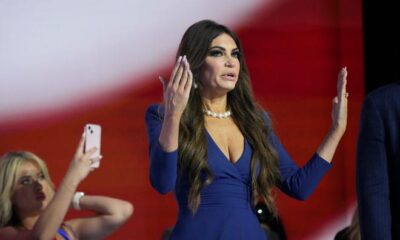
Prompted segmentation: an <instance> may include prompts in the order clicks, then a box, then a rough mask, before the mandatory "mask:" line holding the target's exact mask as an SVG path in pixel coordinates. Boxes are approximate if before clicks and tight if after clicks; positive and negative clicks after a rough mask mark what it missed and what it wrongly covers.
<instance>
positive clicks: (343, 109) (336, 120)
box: [332, 67, 349, 134]
mask: <svg viewBox="0 0 400 240" xmlns="http://www.w3.org/2000/svg"><path fill="white" fill-rule="evenodd" d="M346 84H347V69H346V67H344V68H342V69H341V70H340V72H339V76H338V80H337V96H336V97H335V98H334V99H333V109H332V130H333V131H337V132H338V133H340V134H344V132H345V131H346V126H347V97H348V96H349V93H348V92H347V90H346Z"/></svg>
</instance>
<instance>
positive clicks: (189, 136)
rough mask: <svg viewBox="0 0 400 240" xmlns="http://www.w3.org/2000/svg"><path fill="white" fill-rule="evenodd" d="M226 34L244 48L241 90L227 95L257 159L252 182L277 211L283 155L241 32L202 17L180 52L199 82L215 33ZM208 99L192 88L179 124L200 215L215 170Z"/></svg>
mask: <svg viewBox="0 0 400 240" xmlns="http://www.w3.org/2000/svg"><path fill="white" fill-rule="evenodd" d="M223 33H226V34H228V35H230V36H231V37H232V38H233V39H234V41H235V42H236V45H237V47H238V49H239V52H240V55H239V61H240V72H239V77H238V82H237V84H236V87H235V89H233V90H232V91H230V92H229V93H228V96H227V102H228V107H229V108H230V109H231V111H232V118H233V120H234V122H235V123H236V124H237V126H238V127H239V129H240V131H241V132H242V134H243V135H244V137H245V138H246V139H247V141H248V142H249V144H250V145H251V147H252V149H253V155H252V158H251V179H252V180H251V187H252V197H253V200H254V201H255V200H256V199H258V197H261V198H263V199H264V201H265V202H266V204H267V206H268V208H269V209H270V210H271V212H272V213H274V214H276V208H275V204H274V198H273V195H272V194H271V190H272V188H273V187H274V185H275V184H276V183H277V182H278V180H279V170H278V158H277V154H276V151H275V150H274V148H273V147H272V146H271V144H270V143H269V140H268V139H269V136H270V132H271V123H270V121H269V119H268V117H267V115H266V113H265V112H264V111H263V110H262V108H261V107H259V106H258V105H257V104H256V102H255V100H254V98H253V94H252V90H251V84H250V77H249V74H248V69H247V65H246V62H245V58H244V55H243V49H242V45H241V43H240V40H239V38H238V37H237V35H236V34H235V33H234V32H232V31H231V30H230V29H228V28H227V27H226V26H224V25H221V24H218V23H216V22H214V21H211V20H203V21H199V22H197V23H195V24H193V25H192V26H190V27H189V28H188V29H187V30H186V32H185V33H184V35H183V37H182V40H181V43H180V45H179V49H178V52H177V57H178V56H183V55H186V56H187V59H188V61H189V63H190V66H191V70H192V72H193V79H194V82H197V83H198V81H199V76H200V69H201V66H202V64H203V63H204V60H205V58H206V56H207V54H208V51H209V47H210V46H211V42H212V41H213V39H214V38H216V37H218V36H219V35H221V34H223ZM205 133H206V131H205V124H204V114H203V102H202V97H201V95H200V91H199V88H197V89H195V88H192V90H191V93H190V97H189V101H188V105H187V107H186V109H185V111H184V113H183V115H182V118H181V122H180V129H179V169H180V176H181V178H183V179H185V180H186V181H188V182H189V184H190V189H189V193H188V207H189V209H190V210H191V211H192V213H193V214H194V213H195V212H196V211H197V208H198V206H199V204H200V191H201V189H202V188H203V187H204V186H206V185H207V184H209V183H210V182H211V181H212V178H213V173H212V171H211V169H210V168H209V166H208V164H207V159H206V156H207V155H206V154H207V140H206V138H205Z"/></svg>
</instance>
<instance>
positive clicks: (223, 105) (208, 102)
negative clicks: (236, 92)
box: [202, 95, 228, 112]
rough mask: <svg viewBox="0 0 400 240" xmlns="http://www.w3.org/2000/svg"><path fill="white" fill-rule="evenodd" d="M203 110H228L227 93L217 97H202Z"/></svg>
mask: <svg viewBox="0 0 400 240" xmlns="http://www.w3.org/2000/svg"><path fill="white" fill-rule="evenodd" d="M202 100H203V104H204V107H205V110H210V111H213V112H225V111H227V110H228V104H227V95H224V96H222V97H218V98H208V97H203V99H202Z"/></svg>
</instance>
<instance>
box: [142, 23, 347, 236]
mask: <svg viewBox="0 0 400 240" xmlns="http://www.w3.org/2000/svg"><path fill="white" fill-rule="evenodd" d="M346 76H347V71H346V68H343V69H341V71H340V73H339V76H338V84H337V91H338V93H337V94H338V95H337V96H336V97H335V98H334V105H333V111H332V127H331V129H330V130H329V132H328V134H327V136H326V138H325V139H324V140H323V142H322V143H321V145H320V147H319V148H318V149H317V151H316V153H315V154H314V155H313V156H312V157H311V159H310V160H309V161H308V163H307V164H306V165H305V166H303V167H302V168H299V167H298V166H297V165H296V164H295V163H294V162H293V161H292V159H291V158H290V157H289V154H288V153H287V152H286V150H285V149H284V147H283V146H282V145H281V143H280V142H279V140H278V138H277V136H276V135H275V134H274V132H273V130H272V128H271V122H270V119H269V117H268V114H267V113H266V112H265V111H263V110H262V109H261V108H260V107H259V106H258V105H257V104H256V102H255V100H254V99H253V96H252V92H251V87H250V79H249V74H248V70H247V66H246V62H245V59H244V56H243V50H242V46H241V44H240V41H239V38H238V37H237V35H236V34H235V33H234V32H232V31H231V30H230V29H228V28H227V27H225V26H223V25H220V24H218V23H215V22H213V21H210V20H203V21H200V22H197V23H195V24H193V25H192V26H191V27H190V28H188V29H187V31H186V32H185V34H184V36H183V38H182V41H181V43H180V46H179V49H178V52H177V62H176V64H175V67H174V69H173V71H172V74H171V76H170V79H169V80H168V81H167V80H164V78H162V77H160V81H161V82H162V84H163V88H164V103H163V104H161V105H152V106H150V107H149V108H148V110H147V112H146V124H147V131H148V136H149V143H150V181H151V184H152V186H153V187H154V188H155V189H156V190H157V191H159V192H160V193H162V194H165V193H168V192H170V191H175V194H176V199H177V202H178V205H179V214H178V220H177V222H176V224H175V227H174V229H173V231H172V234H171V239H229V240H232V239H253V240H257V239H266V235H265V233H264V231H263V230H262V228H261V227H260V224H259V222H258V221H257V217H256V214H255V212H254V207H253V206H254V205H253V203H255V202H256V201H257V199H259V198H262V199H263V200H264V201H265V203H266V204H267V206H268V208H269V209H270V210H271V212H273V213H274V214H276V209H275V205H274V199H273V197H272V195H271V190H272V189H273V188H274V187H275V186H277V187H278V188H280V189H281V190H282V191H283V192H285V193H286V194H288V195H290V196H292V197H294V198H297V199H300V200H304V199H306V198H307V197H308V196H309V195H310V194H311V193H312V192H313V190H314V189H315V187H316V186H317V184H318V183H319V182H320V180H321V178H322V177H323V176H324V174H325V173H326V172H327V171H328V169H329V168H330V167H331V164H330V162H331V160H332V157H333V154H334V152H335V150H336V147H337V145H338V143H339V141H340V139H341V137H342V136H343V134H344V132H345V129H346V123H347V95H348V94H347V93H346Z"/></svg>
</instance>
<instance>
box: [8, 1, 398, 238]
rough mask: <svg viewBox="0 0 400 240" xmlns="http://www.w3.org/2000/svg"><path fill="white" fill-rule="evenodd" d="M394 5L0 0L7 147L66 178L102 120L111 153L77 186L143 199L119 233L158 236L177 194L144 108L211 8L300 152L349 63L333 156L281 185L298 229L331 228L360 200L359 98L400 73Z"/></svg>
mask: <svg viewBox="0 0 400 240" xmlns="http://www.w3.org/2000/svg"><path fill="white" fill-rule="evenodd" d="M383 6H385V7H383ZM382 12H384V13H385V15H384V17H383V18H382V15H379V17H378V15H377V14H382ZM394 12H395V10H394V8H391V7H390V5H389V6H388V5H385V4H379V5H378V4H377V3H373V2H372V1H371V2H369V1H364V2H362V0H352V1H346V0H280V1H277V0H250V1H239V0H233V1H232V0H229V1H228V0H219V1H212V0H202V1H191V0H186V1H176V0H170V1H128V0H114V1H105V0H96V1H93V0H91V1H90V0H87V1H77V0H69V1H65V0H60V1H45V0H26V1H12V0H0V154H1V155H2V154H4V153H5V152H6V151H11V150H18V149H24V150H29V151H32V152H34V153H36V154H37V155H39V156H40V157H42V158H43V159H44V160H45V161H46V162H47V163H48V166H49V169H50V173H51V176H52V178H53V181H54V182H55V184H56V185H57V184H58V183H59V182H60V181H61V179H62V177H63V175H64V173H65V172H66V169H67V167H68V164H69V162H70V160H71V158H72V156H73V154H74V151H75V148H76V146H77V144H78V140H79V138H80V136H81V134H82V131H83V126H84V125H85V124H86V123H97V124H101V125H102V130H103V135H102V150H101V151H102V155H103V156H104V158H103V159H102V162H101V167H100V168H99V169H98V170H96V171H94V172H93V173H91V174H90V176H89V177H88V178H87V179H86V180H85V181H84V182H83V183H82V184H81V185H80V186H79V190H80V191H84V192H86V193H87V194H99V195H109V196H113V197H117V198H122V199H125V200H128V201H130V202H132V203H133V204H134V206H135V212H134V215H133V216H132V217H131V218H130V219H129V221H128V222H127V223H126V224H125V225H124V226H123V227H122V228H121V229H120V230H118V231H117V232H116V233H115V234H114V235H113V236H112V237H110V238H109V239H160V237H161V235H162V233H163V231H164V230H165V229H167V228H169V227H171V226H173V225H174V223H175V221H176V216H177V206H176V203H175V201H174V195H173V193H169V194H167V195H165V196H163V195H160V194H158V193H157V192H156V191H155V190H154V189H152V187H151V186H150V183H149V177H148V170H149V159H148V145H147V136H146V129H145V123H144V113H145V111H146V109H147V107H148V106H149V105H150V104H151V103H157V102H161V101H162V86H161V84H160V82H159V80H158V76H159V75H162V76H164V77H165V78H168V77H169V74H170V71H171V69H172V66H173V64H174V62H175V52H176V50H177V47H178V44H179V41H180V38H181V37H182V35H183V33H184V31H185V30H186V29H187V28H188V27H189V26H190V25H191V24H192V23H194V22H196V21H198V20H201V19H213V20H216V21H217V22H220V23H222V24H225V25H227V26H229V27H231V28H232V29H233V30H235V31H236V32H237V33H238V35H239V37H240V38H241V40H242V44H243V46H244V54H245V55H246V59H247V63H248V66H249V70H250V74H251V79H252V84H253V88H254V93H255V96H256V99H257V100H258V102H259V103H260V104H261V105H262V106H263V107H264V108H265V109H266V110H267V111H269V112H270V114H271V116H272V118H273V121H274V127H275V130H276V132H277V133H278V135H279V137H280V138H281V140H282V142H283V144H284V145H285V147H286V148H287V150H288V151H289V153H290V154H291V156H292V157H293V159H294V160H295V161H296V163H298V165H303V164H304V163H305V162H306V161H307V160H308V159H309V157H310V156H311V155H312V154H313V153H314V151H315V150H316V149H317V147H318V145H319V143H320V142H321V141H322V139H323V137H324V135H325V134H326V133H327V131H328V129H329V127H330V123H331V117H330V114H331V107H332V99H333V97H334V96H335V94H336V79H337V74H338V72H339V70H340V68H341V67H343V66H347V69H348V91H349V93H350V97H349V122H348V130H347V132H346V134H345V136H344V138H343V139H342V141H341V144H340V146H339V149H338V151H337V153H336V154H335V158H334V161H333V165H334V167H333V168H332V170H331V171H330V172H329V173H328V174H327V176H326V177H325V178H324V179H323V181H322V182H321V184H320V185H319V187H318V188H317V190H316V191H315V193H314V194H313V195H312V196H311V197H310V199H309V200H308V201H306V202H300V201H297V200H294V199H291V198H289V197H287V196H285V195H284V194H281V193H280V192H279V191H277V202H278V209H279V215H280V218H281V220H282V222H283V224H284V226H285V230H286V234H287V237H288V239H333V237H334V235H335V234H336V232H338V231H339V230H340V229H342V228H343V227H345V226H346V225H348V224H349V223H350V220H351V215H352V212H353V209H354V207H355V202H356V196H355V174H354V172H355V149H356V141H357V134H358V123H359V114H360V107H361V104H362V100H363V99H364V96H365V93H366V92H369V91H371V90H372V89H374V88H376V87H378V86H380V85H383V84H385V83H388V82H391V81H394V80H395V79H399V78H398V77H399V76H398V71H397V69H398V66H399V65H398V64H399V60H398V59H399V48H398V46H396V44H398V42H399V41H398V40H399V39H398V37H397V38H396V37H395V35H396V34H395V31H394V30H393V29H394V28H393V27H394V23H395V22H396V21H397V20H399V19H398V18H399V17H395V14H394ZM392 13H393V14H392ZM397 22H398V21H397ZM396 67H397V69H396ZM81 214H87V213H77V212H72V213H71V214H70V215H69V217H74V216H78V215H79V216H80V215H81Z"/></svg>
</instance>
